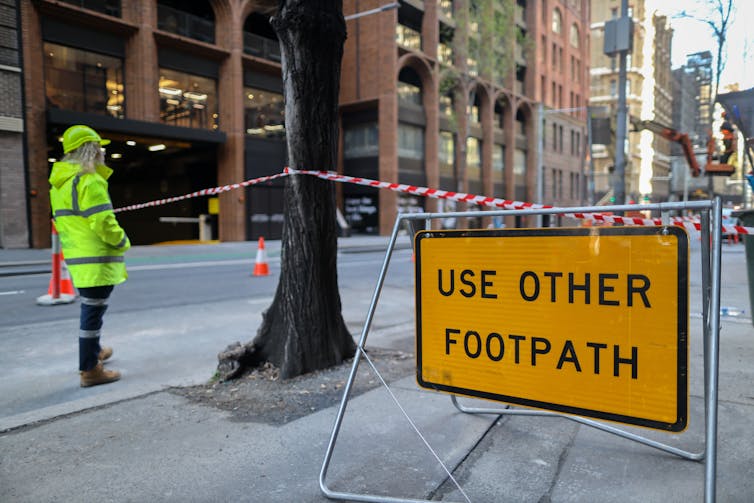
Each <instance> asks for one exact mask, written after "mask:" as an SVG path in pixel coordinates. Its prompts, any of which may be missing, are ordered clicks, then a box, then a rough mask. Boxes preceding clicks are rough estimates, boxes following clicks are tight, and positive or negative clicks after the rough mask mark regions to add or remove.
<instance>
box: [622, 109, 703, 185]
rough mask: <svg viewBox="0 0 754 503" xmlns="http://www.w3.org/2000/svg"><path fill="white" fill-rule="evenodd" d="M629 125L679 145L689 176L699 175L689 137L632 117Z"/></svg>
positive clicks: (658, 124) (655, 123) (654, 123)
mask: <svg viewBox="0 0 754 503" xmlns="http://www.w3.org/2000/svg"><path fill="white" fill-rule="evenodd" d="M631 124H632V125H633V126H634V128H635V129H636V130H637V131H641V130H642V129H648V130H649V131H652V132H653V133H655V134H658V135H660V136H662V137H663V138H665V139H666V140H669V141H673V142H676V143H678V144H680V145H681V149H682V150H683V155H684V157H686V162H688V163H689V169H691V176H695V177H696V176H699V175H700V174H701V172H702V171H701V169H699V163H698V162H697V160H696V155H694V148H693V147H692V146H691V140H690V139H689V135H687V134H686V133H679V132H678V131H676V130H675V129H673V128H669V127H667V126H663V125H662V124H660V123H658V122H655V121H651V120H646V121H643V120H638V119H635V118H633V117H632V118H631Z"/></svg>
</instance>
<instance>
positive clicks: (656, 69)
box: [590, 0, 673, 202]
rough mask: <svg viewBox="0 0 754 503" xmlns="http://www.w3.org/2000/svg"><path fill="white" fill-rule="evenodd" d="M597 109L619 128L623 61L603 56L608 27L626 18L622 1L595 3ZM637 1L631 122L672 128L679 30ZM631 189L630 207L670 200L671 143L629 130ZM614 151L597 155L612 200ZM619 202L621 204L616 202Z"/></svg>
mask: <svg viewBox="0 0 754 503" xmlns="http://www.w3.org/2000/svg"><path fill="white" fill-rule="evenodd" d="M591 3H592V25H591V31H592V40H593V45H592V71H591V101H590V103H591V105H593V106H601V107H605V108H606V109H607V114H608V115H609V116H610V117H612V118H613V122H612V124H613V125H612V127H613V129H614V128H615V126H616V125H615V119H614V118H615V117H616V116H617V105H618V103H617V96H618V57H617V56H615V57H608V56H606V55H605V54H604V53H603V45H604V26H605V21H607V20H610V19H614V18H617V17H619V16H620V8H621V0H592V2H591ZM651 4H652V2H650V1H648V0H637V1H634V2H632V3H631V5H630V6H629V9H628V11H629V12H628V14H629V17H631V19H632V20H633V25H634V35H633V51H632V52H631V53H629V54H628V56H627V58H626V59H627V65H626V67H627V81H626V97H627V99H626V101H627V107H628V114H629V116H630V117H633V118H636V119H640V120H654V121H656V122H658V123H660V124H663V125H667V126H670V125H671V123H672V80H671V63H670V55H671V44H672V38H673V30H672V28H671V27H670V24H669V21H668V19H667V17H666V16H663V15H660V14H658V12H657V11H656V10H655V9H654V8H651ZM628 131H629V133H628V142H627V148H626V160H627V162H626V168H625V177H626V178H625V187H626V197H627V199H629V201H631V200H633V201H635V202H640V201H641V200H645V201H646V200H648V199H649V200H651V201H653V202H660V201H667V200H668V198H669V195H670V184H669V181H670V142H669V141H667V140H665V139H664V138H662V137H660V136H659V135H654V134H652V133H651V132H650V131H648V130H643V131H633V129H632V128H631V126H630V122H629V126H628ZM614 154H615V153H614V149H606V150H603V151H601V152H599V154H598V155H595V172H596V176H595V186H596V187H595V190H596V192H597V193H598V197H599V195H609V192H610V189H611V188H612V185H613V181H612V179H611V176H613V175H612V167H613V164H614ZM616 202H618V201H616Z"/></svg>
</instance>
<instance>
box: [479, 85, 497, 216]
mask: <svg viewBox="0 0 754 503" xmlns="http://www.w3.org/2000/svg"><path fill="white" fill-rule="evenodd" d="M494 111H495V101H494V99H493V95H492V92H491V91H489V90H488V92H487V93H486V95H485V99H484V101H483V103H482V194H480V195H485V196H487V197H492V195H493V193H494V192H495V189H494V182H493V181H492V152H493V150H494V146H495V145H494V144H495V131H494V128H495V121H494ZM482 209H483V210H484V209H489V208H486V207H483V208H482ZM490 223H492V220H491V219H490V217H485V218H484V219H483V220H482V228H486V227H487V226H488V225H489V224H490Z"/></svg>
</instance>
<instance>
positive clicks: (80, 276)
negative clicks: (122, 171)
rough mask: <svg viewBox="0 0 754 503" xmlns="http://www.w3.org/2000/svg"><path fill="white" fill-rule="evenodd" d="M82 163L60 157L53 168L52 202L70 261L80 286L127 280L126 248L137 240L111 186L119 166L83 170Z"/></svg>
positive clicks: (64, 247) (75, 278) (72, 271)
mask: <svg viewBox="0 0 754 503" xmlns="http://www.w3.org/2000/svg"><path fill="white" fill-rule="evenodd" d="M80 168H81V167H80V165H79V164H76V163H69V162H56V163H55V164H53V166H52V173H51V174H50V185H51V188H50V205H51V206H52V216H53V218H54V219H55V227H56V228H57V230H58V234H59V235H60V244H61V247H62V249H63V257H64V259H65V263H66V265H67V266H68V270H69V271H70V273H71V278H72V279H73V284H74V285H75V286H76V287H79V288H86V287H92V286H105V285H117V284H119V283H123V282H124V281H126V278H128V273H127V272H126V264H125V261H124V258H123V254H124V253H125V252H126V250H128V249H129V248H130V247H131V242H130V241H129V240H128V236H126V232H125V231H124V230H123V228H122V227H121V226H120V225H119V224H118V220H117V219H116V218H115V213H113V205H112V202H110V195H109V193H108V191H107V179H108V178H109V177H110V175H111V174H112V172H113V170H111V169H110V168H108V167H107V166H105V165H99V166H97V168H96V170H95V171H96V172H95V173H81V172H80Z"/></svg>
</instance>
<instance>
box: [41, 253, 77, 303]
mask: <svg viewBox="0 0 754 503" xmlns="http://www.w3.org/2000/svg"><path fill="white" fill-rule="evenodd" d="M47 293H48V294H50V295H52V279H51V280H50V288H49V289H48V291H47ZM60 293H61V294H65V295H73V296H74V297H75V296H76V290H74V289H73V281H71V273H69V272H68V267H66V265H65V257H63V254H62V253H61V254H60Z"/></svg>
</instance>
